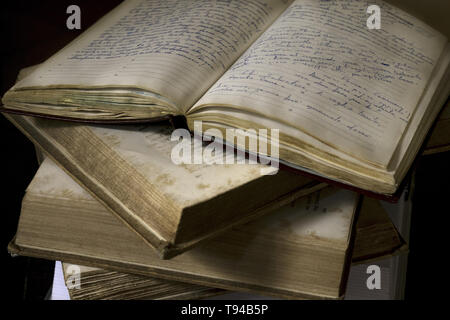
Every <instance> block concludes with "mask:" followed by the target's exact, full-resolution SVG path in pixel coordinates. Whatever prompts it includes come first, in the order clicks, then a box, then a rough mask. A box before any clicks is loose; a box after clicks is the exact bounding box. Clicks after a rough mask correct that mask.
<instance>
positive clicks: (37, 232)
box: [9, 159, 401, 298]
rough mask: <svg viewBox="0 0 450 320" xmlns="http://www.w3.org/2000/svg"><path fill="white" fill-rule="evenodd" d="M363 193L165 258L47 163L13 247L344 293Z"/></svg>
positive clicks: (248, 287) (314, 198) (182, 277)
mask: <svg viewBox="0 0 450 320" xmlns="http://www.w3.org/2000/svg"><path fill="white" fill-rule="evenodd" d="M359 198H360V197H359V195H358V194H356V193H354V192H351V191H348V190H342V189H337V188H332V187H329V188H325V189H322V190H321V191H318V193H314V194H313V195H310V196H309V197H303V198H300V199H297V200H295V201H294V202H292V203H291V204H289V205H286V206H284V207H282V208H280V209H278V210H277V211H275V212H273V213H272V214H269V215H266V216H264V217H262V218H260V219H257V220H254V221H251V222H249V223H247V224H245V225H240V226H235V227H234V228H233V229H232V230H230V231H228V232H226V233H223V234H221V235H220V236H217V237H215V238H213V239H211V240H210V241H206V242H203V243H202V244H201V245H199V246H197V247H195V248H192V250H189V251H187V252H185V253H183V254H181V255H178V256H176V257H174V258H172V259H170V260H162V259H160V258H159V256H158V255H157V254H156V253H155V252H154V251H153V250H150V249H149V248H148V246H147V245H146V244H145V242H144V241H142V239H140V238H139V237H138V236H137V235H136V234H135V233H134V232H131V231H130V230H129V229H128V228H126V227H125V226H124V225H123V223H121V222H120V221H119V220H118V219H117V218H115V216H114V215H112V214H111V213H110V212H109V211H108V210H107V209H106V208H105V207H104V206H103V205H102V204H101V203H99V202H98V201H96V200H95V199H94V198H92V197H91V196H90V195H89V194H88V193H87V192H86V191H84V189H82V188H81V187H80V186H79V185H78V184H77V183H75V182H74V181H73V180H72V179H70V177H69V176H68V175H66V174H65V173H64V172H63V171H62V170H61V169H60V168H59V167H57V166H56V165H55V164H53V163H52V162H51V161H50V159H46V160H44V163H43V164H42V166H41V167H40V169H39V171H38V173H37V175H36V177H35V178H34V179H33V181H32V183H31V184H30V186H29V187H28V189H27V192H26V195H25V197H24V200H23V204H22V212H21V215H20V219H19V225H18V229H17V234H16V237H15V239H14V241H13V242H12V243H11V245H10V247H9V250H10V251H11V252H12V253H16V254H20V255H28V256H36V257H42V258H48V259H53V260H62V261H65V262H69V263H76V264H80V265H87V266H93V267H98V268H105V269H111V270H115V271H121V272H125V273H133V274H141V275H146V276H153V277H156V278H162V279H168V280H177V281H182V282H188V283H194V284H199V285H204V286H209V287H214V288H221V289H228V290H237V291H251V292H259V293H262V294H266V295H273V296H280V297H286V298H340V297H341V296H342V295H343V293H344V289H345V283H346V277H347V274H348V268H349V265H350V262H351V258H352V246H353V238H354V232H353V229H354V225H355V224H354V219H355V216H356V213H357V206H358V203H359ZM399 245H401V243H399Z"/></svg>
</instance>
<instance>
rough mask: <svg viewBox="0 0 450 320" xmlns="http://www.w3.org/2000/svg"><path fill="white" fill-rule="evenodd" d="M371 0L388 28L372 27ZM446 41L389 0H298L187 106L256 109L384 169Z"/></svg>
mask: <svg viewBox="0 0 450 320" xmlns="http://www.w3.org/2000/svg"><path fill="white" fill-rule="evenodd" d="M370 4H378V5H379V6H380V7H381V14H382V25H381V29H380V30H369V29H368V28H367V26H366V20H367V18H368V17H369V15H368V14H367V13H366V10H367V7H368V6H369V5H370ZM446 42H447V40H446V38H445V37H444V36H442V35H441V34H439V33H438V32H436V31H434V30H433V29H431V28H430V27H428V26H427V25H425V24H424V23H422V22H420V21H419V20H417V19H416V18H414V17H413V16H410V15H408V14H406V13H404V12H403V11H400V10H398V9H396V8H394V7H392V6H390V5H388V4H385V3H384V2H381V1H371V2H370V3H369V2H366V1H356V0H345V1H313V0H297V1H295V2H294V3H293V4H292V5H291V7H290V8H289V9H287V10H286V12H285V13H283V15H282V16H281V17H280V18H279V19H278V20H277V21H276V22H275V23H274V24H273V25H272V26H271V27H270V28H269V29H268V30H267V31H266V32H265V33H264V34H263V35H262V36H261V37H260V38H259V39H258V40H257V41H256V42H255V43H254V44H253V45H252V46H251V47H250V48H249V50H247V52H246V53H245V54H244V55H243V56H241V57H240V58H239V59H238V61H237V62H236V63H235V64H234V65H233V66H232V67H231V68H230V69H229V70H228V71H227V72H226V73H225V74H224V76H223V77H221V78H220V79H219V81H217V82H216V83H215V84H214V86H213V87H212V88H211V89H210V90H208V92H207V93H206V94H205V95H204V96H203V97H202V99H200V101H198V102H197V103H196V104H195V106H194V107H193V108H192V109H191V110H190V111H189V113H190V114H192V113H195V112H201V111H200V110H201V109H202V108H205V107H208V106H224V107H226V108H237V109H239V110H242V111H244V110H245V111H249V112H250V114H252V113H253V114H255V113H257V114H260V115H262V116H265V117H268V118H272V119H275V120H277V121H279V122H282V123H285V124H288V125H290V126H293V127H295V128H297V129H298V130H301V131H303V132H304V133H307V134H308V135H310V136H312V137H314V138H316V139H318V140H320V141H322V142H323V143H325V144H328V145H329V146H331V147H334V148H336V149H338V150H340V151H342V152H344V153H347V154H349V155H351V156H353V157H356V158H359V159H361V160H363V161H366V162H369V163H371V164H373V165H376V166H379V167H381V168H386V167H387V165H388V164H389V161H390V159H391V158H392V155H393V153H394V150H395V148H396V147H397V144H398V142H399V140H400V138H401V137H402V135H403V133H404V131H405V128H406V127H407V125H408V123H409V120H410V119H411V117H412V115H413V113H414V111H415V108H416V106H417V104H418V102H419V100H420V97H421V95H422V92H423V91H424V88H425V86H426V85H427V82H428V79H429V77H430V75H431V73H432V71H433V69H434V67H435V65H436V63H437V61H438V59H439V57H440V55H441V53H442V52H443V49H444V46H445V44H446Z"/></svg>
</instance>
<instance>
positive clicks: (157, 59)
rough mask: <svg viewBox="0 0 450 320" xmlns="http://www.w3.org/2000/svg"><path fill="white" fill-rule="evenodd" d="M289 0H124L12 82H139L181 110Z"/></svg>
mask: <svg viewBox="0 0 450 320" xmlns="http://www.w3.org/2000/svg"><path fill="white" fill-rule="evenodd" d="M289 2H290V1H286V0H284V1H283V0H247V1H239V0H228V1H209V0H184V1H177V0H149V1H145V0H144V1H143V0H141V1H137V0H131V1H126V2H125V3H123V4H122V5H120V6H119V7H118V8H116V9H115V10H113V11H112V12H111V13H109V14H108V15H107V16H105V17H104V18H103V19H101V20H100V21H99V22H98V23H97V24H95V25H94V26H93V27H91V28H90V29H89V30H88V31H86V32H85V33H84V34H83V35H82V36H81V37H80V38H79V39H77V40H76V41H75V42H73V43H72V44H70V45H69V46H68V47H66V48H65V49H63V50H62V51H61V52H60V53H58V54H57V55H56V56H54V57H53V58H51V59H50V60H49V61H47V62H46V63H44V64H43V65H42V66H41V67H40V68H39V69H38V71H37V72H35V73H34V74H33V75H32V76H30V77H28V78H27V79H25V80H24V81H22V82H20V83H18V84H17V85H16V87H15V88H25V87H35V86H38V87H41V86H52V85H53V86H57V87H77V86H78V87H89V88H92V87H116V88H117V87H134V88H140V89H145V90H148V91H151V92H153V93H156V94H160V95H162V96H163V97H166V98H168V99H171V101H172V102H173V103H174V104H175V105H176V106H178V107H179V108H181V109H183V110H184V109H187V108H188V107H190V106H192V105H193V104H194V102H195V101H197V100H198V99H199V98H200V96H201V95H202V94H203V93H204V92H205V91H206V90H207V89H208V88H209V87H210V86H211V85H212V84H213V83H214V81H216V80H217V79H218V78H219V77H220V76H221V75H222V74H223V73H224V72H225V70H227V69H228V68H229V67H230V66H231V64H232V63H233V62H234V61H235V60H236V59H237V58H238V57H239V56H240V55H241V54H242V53H243V52H244V51H245V50H246V49H247V48H248V46H249V45H250V44H251V43H252V42H253V41H254V40H255V39H256V38H257V37H258V36H259V35H260V34H261V33H262V32H263V31H264V30H265V29H266V28H267V27H268V26H269V25H270V24H271V23H272V22H273V21H274V20H275V19H276V17H278V16H279V15H280V14H281V13H282V12H283V10H284V9H286V7H287V6H288V4H289Z"/></svg>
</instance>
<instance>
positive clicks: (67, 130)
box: [21, 117, 325, 258]
mask: <svg viewBox="0 0 450 320" xmlns="http://www.w3.org/2000/svg"><path fill="white" fill-rule="evenodd" d="M35 122H39V123H41V124H42V123H43V122H45V125H42V130H37V129H36V127H33V124H34V123H35ZM27 125H29V126H30V128H35V129H36V131H33V132H31V131H28V133H29V134H30V136H29V137H30V139H31V140H33V141H34V142H35V144H36V145H39V146H40V147H41V149H42V150H45V151H46V152H47V153H48V154H49V156H50V157H51V158H53V159H55V160H56V162H57V163H58V164H59V165H60V166H61V167H62V168H64V169H65V170H66V171H67V172H68V173H69V174H70V175H71V176H72V177H73V178H74V179H75V180H76V181H78V182H79V183H80V184H81V185H82V186H84V187H85V188H86V190H88V191H89V192H90V193H91V194H92V195H93V196H94V197H95V198H97V199H98V200H99V201H100V202H101V203H102V204H103V205H104V206H105V207H106V208H108V209H110V210H111V212H113V213H114V214H115V215H116V216H117V217H118V218H119V219H120V220H121V221H122V222H123V223H124V224H125V225H127V226H128V227H130V228H131V229H132V230H133V231H134V232H136V233H137V234H139V235H140V236H141V237H142V238H143V239H144V240H145V241H146V242H147V243H148V244H149V245H151V246H152V247H153V248H155V249H156V251H157V252H158V253H159V255H160V256H161V257H162V258H171V257H173V256H175V255H177V254H179V253H181V252H183V251H186V250H188V249H190V248H191V247H192V246H194V245H196V244H198V243H199V242H201V241H203V240H205V239H207V238H210V237H213V236H216V235H217V234H219V233H220V232H223V231H225V230H227V229H229V228H231V227H233V226H235V225H238V224H241V223H244V222H246V221H249V220H251V219H256V218H257V217H259V216H261V215H263V214H266V213H268V212H270V211H271V210H274V209H276V208H279V207H280V206H283V205H284V204H287V203H290V202H292V201H293V200H295V199H296V198H298V197H301V196H304V195H306V194H308V193H311V192H313V191H316V190H318V189H320V188H323V187H324V186H325V184H323V183H317V182H315V181H313V180H311V179H309V178H306V177H303V176H299V175H295V174H292V173H288V172H285V171H281V170H279V171H277V169H276V168H273V167H271V166H268V165H262V164H259V163H255V164H250V163H243V164H239V163H238V159H239V157H238V155H236V154H234V153H231V154H230V153H227V152H224V153H223V154H221V155H217V157H219V156H220V157H223V158H228V157H234V158H235V161H234V163H233V164H228V165H222V164H212V165H209V164H187V165H177V164H175V163H174V162H172V158H171V154H172V151H173V148H174V146H176V145H177V144H178V142H177V141H173V140H172V139H171V132H172V131H171V126H170V125H169V124H164V123H161V124H142V125H126V126H124V125H122V126H114V127H111V126H108V127H104V126H85V125H79V124H74V123H64V122H60V121H55V120H47V119H37V118H32V117H23V118H21V126H27ZM30 130H31V129H30ZM200 148H201V149H200V151H203V150H204V149H205V148H206V147H202V146H201V145H200ZM244 160H245V159H244ZM43 166H44V168H45V169H44V172H46V174H47V176H48V178H51V176H52V175H53V174H56V172H57V171H58V170H59V169H57V168H55V165H54V164H51V165H50V164H49V163H45V162H44V164H43ZM37 179H39V177H38V178H37ZM52 181H53V184H55V189H57V190H59V192H62V193H63V194H64V192H66V191H67V192H69V193H72V192H73V191H72V190H71V184H73V182H72V180H68V181H67V179H61V180H52ZM66 183H68V186H66ZM36 184H37V185H38V183H36ZM42 187H43V188H47V187H48V185H46V184H42ZM77 190H78V189H77ZM79 193H80V192H75V194H74V199H77V195H78V194H79ZM83 194H84V193H83Z"/></svg>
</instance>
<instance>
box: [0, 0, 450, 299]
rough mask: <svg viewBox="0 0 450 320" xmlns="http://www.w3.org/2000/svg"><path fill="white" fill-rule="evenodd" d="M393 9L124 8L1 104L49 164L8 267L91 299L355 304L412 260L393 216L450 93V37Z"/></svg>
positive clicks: (306, 3)
mask: <svg viewBox="0 0 450 320" xmlns="http://www.w3.org/2000/svg"><path fill="white" fill-rule="evenodd" d="M377 4H378V5H379V6H380V7H381V10H382V12H383V13H384V19H383V25H382V29H381V30H371V29H369V28H368V27H367V26H366V18H367V16H366V9H367V4H366V3H365V2H362V1H356V0H349V1H345V2H339V1H327V2H321V1H314V0H296V1H285V0H284V1H282V0H245V1H244V0H230V1H220V2H219V1H217V2H216V1H209V0H197V1H175V0H165V1H161V0H148V1H142V0H141V1H133V0H130V1H125V2H123V3H122V4H121V5H119V6H118V7H117V8H116V9H114V10H113V11H112V12H110V13H109V14H107V15H106V16H105V17H104V18H102V19H101V20H100V21H98V22H97V23H96V24H95V25H94V26H93V27H91V28H90V29H88V30H87V31H85V32H84V34H83V35H82V36H80V37H79V38H77V39H76V40H75V41H73V42H72V43H71V44H69V45H68V46H66V47H65V48H64V49H62V50H61V51H59V52H58V53H57V54H56V55H54V56H53V57H51V58H50V59H48V60H47V61H46V62H44V63H42V64H41V65H39V66H38V67H36V68H34V69H28V70H24V72H23V73H22V74H21V77H20V78H21V79H20V80H19V81H18V83H17V84H16V85H15V86H14V87H13V88H11V89H10V90H9V91H8V92H7V93H6V94H5V96H4V97H3V100H2V101H3V104H4V106H3V107H2V111H3V113H4V115H5V116H6V117H7V118H8V119H9V120H10V121H11V122H12V123H14V124H15V125H16V126H17V128H19V129H20V130H21V131H22V132H23V133H24V134H25V135H26V136H27V137H28V138H29V139H30V140H32V141H33V143H34V144H35V145H36V147H37V150H38V154H39V158H40V161H41V167H40V169H39V171H38V172H37V174H36V176H35V178H34V179H33V181H32V183H31V184H30V186H29V187H28V189H27V191H26V195H25V197H24V199H23V205H22V212H21V216H20V221H19V226H18V230H17V234H16V237H15V238H14V239H13V241H12V242H11V244H10V246H9V250H10V252H12V253H14V254H19V255H27V256H32V257H42V258H48V259H54V260H61V261H63V262H64V270H65V272H66V280H67V281H68V283H73V282H74V281H75V280H76V281H75V284H78V285H75V286H73V287H71V295H72V297H73V298H76V299H83V298H89V299H96V298H98V299H100V298H151V299H170V298H172V299H173V298H199V297H206V296H210V295H215V294H219V293H223V292H224V290H235V291H243V292H254V293H258V294H262V295H266V296H273V297H283V298H294V299H295V298H342V297H343V296H344V295H345V288H346V284H347V278H348V275H349V270H350V266H351V264H352V263H362V262H365V261H368V260H373V259H377V258H380V257H385V256H389V255H393V254H397V253H398V252H402V251H404V250H405V247H406V245H405V241H404V240H403V239H402V237H401V236H400V235H399V233H398V232H397V229H396V228H395V227H394V226H393V224H392V222H391V221H390V219H389V217H388V216H387V214H386V212H384V210H383V205H382V204H381V202H380V201H382V200H389V201H397V200H398V198H399V195H400V194H401V191H402V190H403V188H404V187H403V186H404V185H405V184H406V183H405V182H406V178H405V177H407V176H408V172H409V171H410V169H411V167H412V165H413V162H414V159H415V158H416V156H417V154H418V153H419V152H422V151H423V149H422V145H423V144H424V141H425V139H426V137H427V135H428V132H429V131H430V128H431V127H432V125H433V123H435V122H436V119H437V117H438V114H439V112H440V111H441V110H442V106H443V105H444V104H445V102H446V100H447V98H448V96H449V91H450V81H449V78H450V70H449V65H450V46H449V45H448V40H447V38H446V37H445V36H443V35H441V34H440V33H439V32H437V31H435V30H434V29H432V28H431V27H429V26H428V25H426V24H425V23H424V22H421V21H420V20H419V19H417V18H415V17H414V16H412V15H410V14H408V13H406V12H404V11H402V10H400V9H397V8H396V7H393V6H391V5H389V4H387V3H384V2H381V1H377ZM447 109H448V108H447ZM441 118H442V120H441V121H439V123H438V125H437V126H436V131H435V132H436V135H433V136H432V137H431V138H430V142H429V144H430V148H429V149H428V152H435V151H440V150H445V149H446V150H448V141H445V137H448V132H449V121H448V120H449V113H448V110H447V111H443V112H442V114H441ZM442 137H444V139H443V138H442ZM41 152H43V153H42V154H41ZM361 194H363V195H364V197H363V196H361ZM380 199H381V200H380ZM74 270H75V271H76V272H75V273H74ZM74 276H75V277H74ZM74 279H75V280H74Z"/></svg>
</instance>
